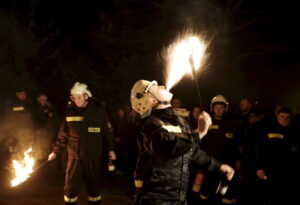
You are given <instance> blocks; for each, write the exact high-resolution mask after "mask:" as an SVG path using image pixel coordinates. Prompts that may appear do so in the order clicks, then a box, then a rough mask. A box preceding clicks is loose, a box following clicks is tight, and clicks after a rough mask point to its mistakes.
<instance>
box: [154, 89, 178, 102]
mask: <svg viewBox="0 0 300 205" xmlns="http://www.w3.org/2000/svg"><path fill="white" fill-rule="evenodd" d="M149 91H150V93H151V94H152V95H153V96H154V97H155V98H157V99H158V100H159V101H167V102H170V101H171V100H172V97H173V94H172V93H170V92H169V91H168V90H167V89H166V88H165V86H164V85H160V86H157V85H153V86H152V87H151V88H150V89H149Z"/></svg>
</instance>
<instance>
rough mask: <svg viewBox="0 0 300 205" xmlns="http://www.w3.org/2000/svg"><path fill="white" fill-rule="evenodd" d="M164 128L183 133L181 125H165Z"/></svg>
mask: <svg viewBox="0 0 300 205" xmlns="http://www.w3.org/2000/svg"><path fill="white" fill-rule="evenodd" d="M162 128H164V129H166V130H168V132H173V133H182V130H181V128H180V127H179V126H173V125H163V126H162Z"/></svg>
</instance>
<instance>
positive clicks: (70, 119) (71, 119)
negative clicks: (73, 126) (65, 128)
mask: <svg viewBox="0 0 300 205" xmlns="http://www.w3.org/2000/svg"><path fill="white" fill-rule="evenodd" d="M66 121H67V122H81V121H83V117H82V116H72V117H66Z"/></svg>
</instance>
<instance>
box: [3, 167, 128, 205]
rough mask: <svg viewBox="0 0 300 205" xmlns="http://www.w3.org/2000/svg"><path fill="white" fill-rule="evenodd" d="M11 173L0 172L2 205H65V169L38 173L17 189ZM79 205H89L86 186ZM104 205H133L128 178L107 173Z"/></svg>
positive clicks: (46, 169) (51, 169)
mask: <svg viewBox="0 0 300 205" xmlns="http://www.w3.org/2000/svg"><path fill="white" fill-rule="evenodd" d="M8 179H9V177H8V174H7V172H5V171H3V170H2V171H1V172H0V180H1V181H0V184H1V185H0V189H1V190H0V204H1V205H63V204H64V202H63V183H64V174H63V170H61V171H60V172H59V171H57V169H56V167H55V164H54V163H52V162H51V163H48V164H47V165H45V166H44V167H42V168H41V169H39V170H37V171H36V172H35V173H34V174H33V175H32V176H31V177H30V178H29V179H28V180H27V181H25V182H24V183H23V184H21V185H19V186H17V187H10V186H9V180H8ZM81 190H82V191H81V193H80V195H79V199H78V204H79V205H84V204H87V194H86V191H85V186H84V185H82V189H81ZM101 193H102V204H103V205H130V204H132V200H131V197H130V196H132V193H133V186H132V184H130V183H129V180H128V179H126V178H125V177H121V176H116V175H115V174H110V175H108V174H106V175H105V176H104V177H103V180H102V182H101Z"/></svg>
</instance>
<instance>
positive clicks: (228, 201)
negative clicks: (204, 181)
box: [222, 198, 236, 204]
mask: <svg viewBox="0 0 300 205" xmlns="http://www.w3.org/2000/svg"><path fill="white" fill-rule="evenodd" d="M222 203H223V204H234V203H236V199H235V198H233V199H224V198H223V199H222Z"/></svg>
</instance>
